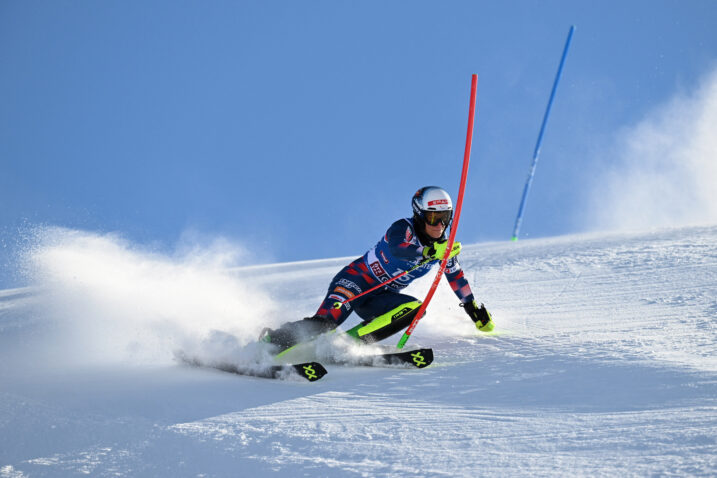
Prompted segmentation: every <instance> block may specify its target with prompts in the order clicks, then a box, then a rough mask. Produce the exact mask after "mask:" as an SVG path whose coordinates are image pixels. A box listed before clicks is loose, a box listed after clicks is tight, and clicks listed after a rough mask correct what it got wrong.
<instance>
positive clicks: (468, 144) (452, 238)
mask: <svg viewBox="0 0 717 478" xmlns="http://www.w3.org/2000/svg"><path fill="white" fill-rule="evenodd" d="M477 85H478V75H473V76H472V77H471V99H470V107H469V108H468V132H467V133H466V149H465V153H464V154H463V170H462V171H461V185H460V188H459V189H458V199H457V200H456V213H455V218H454V219H453V223H452V225H451V233H450V235H449V236H448V245H447V246H446V252H445V253H444V254H443V260H441V265H440V267H439V268H438V273H437V274H436V278H435V279H433V284H431V288H430V290H429V291H428V295H426V299H425V300H424V301H423V304H421V307H420V308H419V309H418V313H417V314H416V317H414V318H413V321H412V322H411V325H409V326H408V329H406V332H404V334H403V336H402V337H401V340H399V342H398V344H396V348H398V349H402V348H403V346H404V345H406V342H407V341H408V338H409V337H410V336H411V334H412V333H413V329H415V328H416V325H417V324H418V321H419V320H421V317H422V316H423V313H424V312H425V311H426V308H427V307H428V304H429V302H431V299H432V298H433V294H434V293H435V292H436V287H438V283H439V282H440V281H441V277H442V276H443V272H444V271H445V270H446V263H447V262H448V256H450V255H451V249H453V242H454V241H455V239H456V231H457V230H458V220H459V219H460V217H461V208H462V206H463V193H464V192H465V189H466V179H467V177H468V163H469V162H470V157H471V143H472V140H473V118H474V116H475V108H476V88H477Z"/></svg>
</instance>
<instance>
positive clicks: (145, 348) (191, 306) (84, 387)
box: [0, 227, 717, 477]
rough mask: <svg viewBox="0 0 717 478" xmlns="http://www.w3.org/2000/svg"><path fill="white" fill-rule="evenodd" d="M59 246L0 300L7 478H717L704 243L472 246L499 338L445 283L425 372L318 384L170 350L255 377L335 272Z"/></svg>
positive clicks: (716, 395)
mask: <svg viewBox="0 0 717 478" xmlns="http://www.w3.org/2000/svg"><path fill="white" fill-rule="evenodd" d="M65 236H66V237H64V238H63V239H62V240H56V241H54V242H53V241H50V242H51V243H46V244H43V245H41V246H39V247H38V248H37V250H36V251H35V252H34V268H35V269H34V270H35V272H34V276H33V277H35V280H36V285H35V286H34V287H32V288H27V289H18V290H8V291H1V292H0V477H25V476H83V475H88V474H89V475H91V476H133V477H134V476H232V477H233V476H336V477H339V476H341V477H345V476H366V477H369V476H391V477H403V476H446V477H453V476H465V477H474V476H611V477H612V476H656V475H660V476H664V475H676V476H715V475H716V474H717V383H716V381H715V379H716V378H717V227H692V228H681V229H672V230H663V231H659V232H654V233H642V234H632V235H626V234H623V235H593V236H569V237H558V238H553V239H540V240H526V241H520V242H518V243H508V242H506V243H495V244H477V245H469V246H464V252H463V253H462V254H461V263H462V265H463V267H464V269H465V270H466V274H467V276H468V278H469V280H470V282H471V284H472V286H473V288H474V290H475V291H476V293H477V295H478V297H479V299H480V300H482V301H484V302H485V303H486V305H487V306H488V307H489V309H490V310H491V311H492V312H493V315H494V318H495V320H496V323H497V325H498V329H499V332H498V333H496V334H494V335H481V336H479V335H477V334H476V332H475V331H474V329H473V325H472V323H470V322H469V321H468V319H467V318H466V317H465V316H464V314H463V311H462V310H461V309H460V308H459V307H458V306H457V304H456V299H455V296H453V294H452V292H451V291H450V289H449V288H448V287H447V285H446V284H445V283H444V284H442V286H441V288H440V289H439V292H438V293H437V295H436V298H435V299H434V302H433V303H432V304H431V306H430V307H429V311H428V315H427V316H426V318H425V319H424V321H422V322H421V324H420V325H419V326H418V328H417V329H416V332H415V334H414V336H413V337H412V338H411V340H410V341H409V343H408V346H417V345H421V346H430V347H433V349H434V351H435V356H436V358H435V362H434V365H432V366H431V367H428V368H426V369H423V370H417V369H386V368H367V367H345V366H335V365H334V366H332V365H330V364H327V366H326V367H327V369H328V371H329V373H328V375H327V376H326V377H324V378H323V379H322V380H321V381H319V382H315V383H308V382H304V381H295V380H284V381H279V380H266V379H258V378H246V377H237V376H233V375H230V374H225V373H222V372H214V371H206V370H198V369H193V368H189V367H184V366H181V365H179V364H177V363H175V362H173V360H172V352H173V350H176V349H177V348H182V349H184V350H188V351H191V352H193V353H198V354H204V355H205V356H206V357H208V358H216V359H220V358H221V359H233V360H236V361H242V360H249V359H252V358H257V357H259V356H260V355H261V354H260V352H259V351H257V350H256V348H255V347H253V346H252V344H251V343H250V340H251V337H253V336H254V334H256V333H257V332H258V330H259V329H260V328H261V327H262V326H264V325H275V324H278V323H279V322H281V321H282V317H292V318H293V317H301V316H304V315H308V314H311V313H313V312H314V309H315V307H316V305H317V304H318V301H319V300H320V298H321V297H322V296H323V293H324V289H325V287H326V285H327V284H328V281H329V279H330V278H331V277H332V276H333V274H334V273H335V272H336V271H337V270H338V269H339V268H340V267H341V266H342V265H343V264H344V263H345V262H346V260H345V259H331V260H322V261H313V262H305V263H293V264H277V265H271V266H258V267H245V268H240V269H233V270H230V271H217V270H215V269H207V268H206V267H204V268H203V267H199V266H197V265H196V263H188V262H182V261H181V260H179V259H176V258H162V257H158V256H155V255H151V254H145V253H140V252H136V251H133V250H132V247H131V246H129V245H127V244H126V243H122V242H121V241H118V240H115V239H113V238H106V237H105V238H103V237H95V236H92V235H87V234H82V233H67V232H65ZM357 252H360V251H357ZM357 255H358V254H357ZM429 282H430V279H427V280H424V281H423V282H422V283H418V284H415V285H414V286H412V289H411V291H413V292H415V294H416V295H419V296H420V295H423V294H424V293H425V290H426V289H427V288H428V286H429ZM262 317H266V322H268V323H265V322H264V321H262V320H261V319H262ZM349 320H351V319H349ZM353 323H355V322H351V323H350V324H346V325H347V326H350V325H352V324H353ZM397 340H398V337H396V341H397ZM387 342H390V343H388V344H384V345H392V344H393V343H394V341H392V340H391V341H387ZM326 345H327V344H326V343H324V344H323V345H322V347H323V346H326ZM319 348H321V347H319ZM317 353H318V354H321V353H322V350H317Z"/></svg>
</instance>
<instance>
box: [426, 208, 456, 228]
mask: <svg viewBox="0 0 717 478" xmlns="http://www.w3.org/2000/svg"><path fill="white" fill-rule="evenodd" d="M451 217H453V211H424V212H423V220H424V221H425V222H426V224H428V225H429V226H437V225H438V224H443V226H445V227H448V223H449V222H451Z"/></svg>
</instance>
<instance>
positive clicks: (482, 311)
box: [461, 300, 495, 332]
mask: <svg viewBox="0 0 717 478" xmlns="http://www.w3.org/2000/svg"><path fill="white" fill-rule="evenodd" d="M461 307H463V308H464V309H465V310H466V314H468V317H470V318H471V320H472V321H473V322H475V324H476V329H478V330H480V331H481V332H490V331H491V330H493V328H494V327H495V324H494V323H493V317H491V315H490V312H488V310H487V309H486V308H485V305H483V304H481V305H480V307H478V304H476V301H475V300H474V301H472V302H466V303H465V304H461Z"/></svg>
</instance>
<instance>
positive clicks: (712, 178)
mask: <svg viewBox="0 0 717 478" xmlns="http://www.w3.org/2000/svg"><path fill="white" fill-rule="evenodd" d="M616 151H617V153H616V158H617V163H616V164H615V165H614V166H613V167H611V168H610V169H608V170H607V171H606V172H604V173H601V174H599V175H597V177H596V179H597V181H596V182H595V183H594V185H593V187H592V190H591V192H590V199H589V201H590V204H591V207H590V208H589V210H591V211H592V214H588V215H587V216H586V219H588V220H591V222H592V221H596V224H591V226H592V227H594V228H596V229H618V230H643V229H651V228H657V227H666V226H680V225H690V224H715V223H717V69H715V70H714V71H712V72H711V73H710V74H708V75H707V76H706V77H705V78H704V79H703V81H702V82H701V84H700V85H699V86H698V87H697V88H696V89H695V90H694V91H690V92H687V93H681V94H678V95H676V96H675V97H674V98H672V99H671V100H670V101H669V102H667V103H666V104H663V105H661V106H660V107H658V108H657V109H655V110H654V111H653V112H652V113H651V114H649V115H648V116H647V117H646V118H644V119H643V120H642V121H641V122H640V123H638V124H637V125H635V126H634V127H631V128H629V129H628V130H626V131H625V132H624V133H623V134H622V135H621V137H620V139H619V140H618V146H617V148H616Z"/></svg>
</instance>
